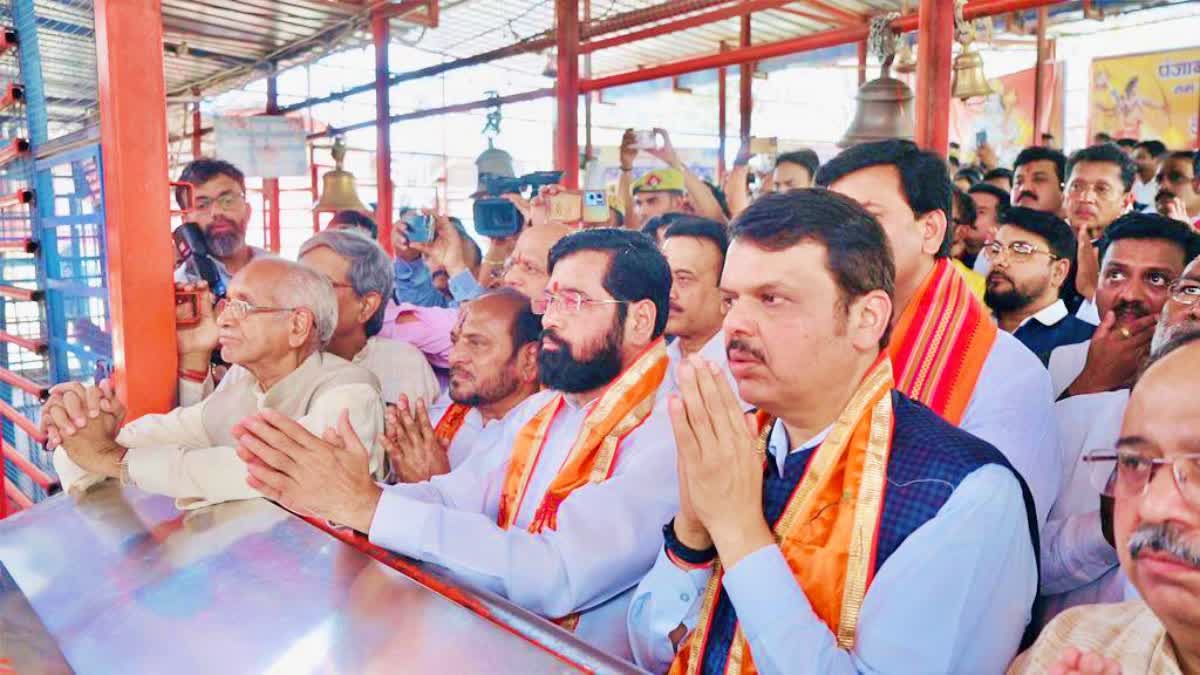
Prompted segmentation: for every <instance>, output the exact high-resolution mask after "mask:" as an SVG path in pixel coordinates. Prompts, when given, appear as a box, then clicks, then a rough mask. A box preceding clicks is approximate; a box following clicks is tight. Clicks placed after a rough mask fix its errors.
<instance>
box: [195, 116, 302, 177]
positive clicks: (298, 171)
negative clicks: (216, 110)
mask: <svg viewBox="0 0 1200 675" xmlns="http://www.w3.org/2000/svg"><path fill="white" fill-rule="evenodd" d="M213 129H214V131H215V132H216V142H217V159H221V160H224V161H226V162H229V163H230V164H233V165H234V166H236V167H237V168H239V169H241V170H242V173H244V174H246V175H247V176H260V177H262V178H279V177H282V176H307V175H308V146H307V134H306V133H305V129H304V120H303V119H302V118H299V117H296V118H292V117H281V116H273V115H272V116H248V117H231V116H222V117H217V118H216V119H215V120H214V122H213Z"/></svg>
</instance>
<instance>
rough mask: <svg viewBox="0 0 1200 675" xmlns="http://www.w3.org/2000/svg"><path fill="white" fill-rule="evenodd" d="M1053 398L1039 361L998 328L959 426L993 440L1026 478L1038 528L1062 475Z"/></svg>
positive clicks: (980, 436) (1045, 373)
mask: <svg viewBox="0 0 1200 675" xmlns="http://www.w3.org/2000/svg"><path fill="white" fill-rule="evenodd" d="M1060 349H1061V348H1060ZM1054 398H1055V397H1054V394H1053V392H1052V391H1051V386H1050V376H1049V374H1048V373H1047V372H1046V368H1045V367H1044V366H1043V365H1042V363H1041V362H1040V361H1038V359H1037V357H1036V356H1034V355H1033V353H1032V352H1030V351H1029V350H1028V349H1026V348H1025V345H1023V344H1021V343H1020V341H1018V340H1017V339H1016V338H1015V337H1013V336H1012V335H1010V334H1008V333H1005V332H1004V331H1000V332H998V333H997V334H996V342H995V343H994V344H993V345H992V349H991V352H989V353H988V356H987V359H986V360H984V362H983V368H982V370H981V371H980V373H979V380H978V381H977V382H976V384H975V391H974V392H972V393H971V400H970V401H969V402H968V403H967V409H966V412H965V413H964V414H963V418H962V423H961V424H959V425H958V426H959V428H961V429H962V430H963V431H966V432H968V433H971V434H974V435H975V436H977V437H979V438H982V439H983V440H985V441H987V442H988V443H991V444H992V445H994V446H995V447H996V449H997V450H999V451H1000V452H1001V453H1003V454H1004V456H1005V457H1006V458H1008V461H1009V463H1011V464H1012V465H1013V468H1014V469H1016V470H1017V471H1018V472H1019V473H1020V474H1021V477H1022V478H1024V479H1025V483H1026V484H1028V486H1029V491H1030V492H1032V493H1033V499H1034V503H1035V505H1036V506H1037V516H1038V526H1039V527H1041V525H1043V524H1044V523H1045V522H1046V515H1047V514H1048V513H1049V512H1050V505H1051V504H1053V503H1054V500H1055V498H1056V496H1057V495H1058V486H1059V480H1060V478H1061V477H1062V465H1061V463H1060V461H1059V457H1060V452H1059V447H1058V429H1057V428H1056V427H1055V425H1054Z"/></svg>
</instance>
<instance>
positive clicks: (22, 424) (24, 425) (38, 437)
mask: <svg viewBox="0 0 1200 675" xmlns="http://www.w3.org/2000/svg"><path fill="white" fill-rule="evenodd" d="M0 417H5V418H7V419H8V421H10V422H12V423H13V424H15V425H17V427H19V428H20V429H21V431H24V432H25V433H27V434H29V437H30V438H32V439H33V440H35V441H37V442H38V443H41V444H42V445H45V444H46V434H44V433H42V430H41V429H38V425H36V424H34V423H33V420H31V419H29V418H28V417H26V416H24V415H22V414H21V413H20V412H17V409H16V408H14V407H12V406H11V405H9V404H8V403H6V402H4V401H2V400H0Z"/></svg>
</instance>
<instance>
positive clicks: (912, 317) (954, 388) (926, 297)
mask: <svg viewBox="0 0 1200 675" xmlns="http://www.w3.org/2000/svg"><path fill="white" fill-rule="evenodd" d="M998 330H999V329H998V328H997V327H996V322H995V321H993V320H992V317H991V314H990V313H989V312H988V310H987V308H986V307H984V305H983V302H982V301H980V300H979V298H977V297H976V296H975V294H974V293H972V292H971V289H970V287H969V286H968V285H967V282H966V280H965V279H963V277H962V275H961V274H958V273H957V272H956V271H955V269H954V265H953V264H952V263H951V262H950V259H949V258H939V259H938V260H937V263H936V264H935V265H934V268H933V271H932V272H930V274H929V277H928V278H926V279H925V283H924V284H922V285H921V289H920V290H919V291H918V292H917V295H916V297H914V298H913V299H912V300H911V301H910V302H909V303H908V307H906V308H904V313H903V314H901V315H900V319H899V320H898V321H897V322H896V326H895V329H894V330H893V332H892V339H891V342H890V343H889V345H888V351H889V353H890V355H891V357H892V368H893V369H894V370H895V376H896V388H897V389H899V390H900V391H901V392H902V393H904V394H905V395H906V396H908V397H909V398H911V399H914V400H916V401H920V402H921V403H923V404H925V405H926V406H928V407H929V408H931V409H932V410H933V411H934V412H936V413H937V414H938V415H940V416H941V417H942V418H943V419H945V420H946V421H948V422H950V423H951V424H953V425H955V426H958V425H959V424H961V423H962V418H963V414H964V413H965V412H966V410H967V403H968V402H970V400H971V394H972V393H973V392H974V391H975V385H976V384H977V383H978V382H979V373H980V372H981V371H982V370H983V363H984V361H986V360H987V356H988V354H989V353H990V352H991V350H992V345H993V344H995V342H996V335H997V331H998Z"/></svg>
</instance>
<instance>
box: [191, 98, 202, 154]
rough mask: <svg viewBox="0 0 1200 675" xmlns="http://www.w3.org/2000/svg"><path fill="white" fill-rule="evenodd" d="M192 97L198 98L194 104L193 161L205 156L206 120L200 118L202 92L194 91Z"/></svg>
mask: <svg viewBox="0 0 1200 675" xmlns="http://www.w3.org/2000/svg"><path fill="white" fill-rule="evenodd" d="M192 95H193V96H195V97H196V102H195V103H193V104H192V159H198V158H200V157H202V156H203V155H204V133H203V130H202V129H201V127H202V126H203V125H204V120H203V119H202V118H201V116H200V90H199V89H193V90H192Z"/></svg>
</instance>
